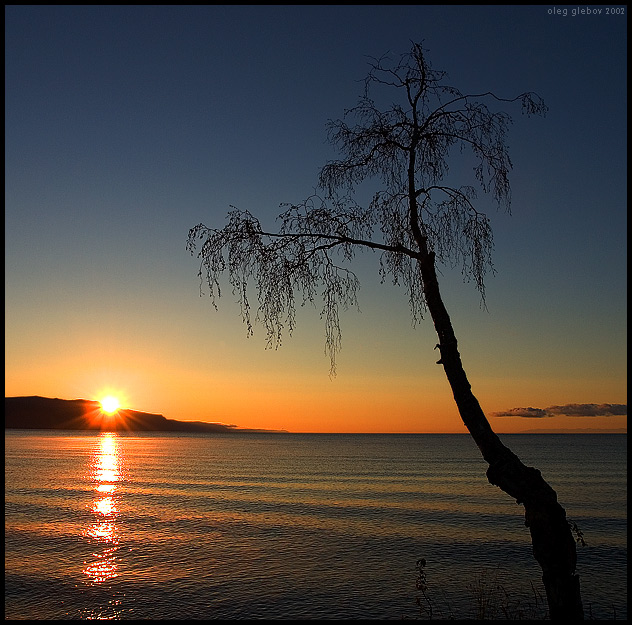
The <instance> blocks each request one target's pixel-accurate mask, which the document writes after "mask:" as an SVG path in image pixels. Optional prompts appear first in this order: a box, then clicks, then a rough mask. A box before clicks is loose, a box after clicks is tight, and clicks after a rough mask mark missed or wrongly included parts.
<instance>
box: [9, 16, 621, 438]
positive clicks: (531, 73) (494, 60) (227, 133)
mask: <svg viewBox="0 0 632 625" xmlns="http://www.w3.org/2000/svg"><path fill="white" fill-rule="evenodd" d="M552 8H553V7H552V5H551V6H547V5H545V6H516V7H514V6H503V5H500V6H482V7H463V6H456V7H447V6H430V7H424V6H360V7H356V6H307V7H303V6H261V7H253V6H147V7H145V6H120V7H119V6H83V7H82V6H79V7H77V6H8V7H5V20H6V26H5V30H6V33H5V34H6V42H5V57H6V60H5V76H6V77H5V86H6V96H5V108H6V114H5V133H6V139H5V158H6V164H5V177H6V185H5V205H6V209H5V226H6V233H5V237H6V238H5V241H6V251H5V259H6V269H5V293H6V308H5V311H6V321H5V328H6V348H5V349H6V351H5V360H6V376H5V381H6V393H7V395H27V394H39V395H48V396H59V397H65V398H72V397H89V396H91V395H92V394H94V393H96V392H99V391H100V389H101V388H105V387H108V388H109V387H112V388H114V389H119V392H120V393H122V394H123V395H126V397H127V399H128V401H129V402H130V403H131V404H133V405H132V407H133V408H136V409H140V410H149V411H156V412H162V413H164V414H165V416H167V417H170V418H192V419H193V418H196V419H205V420H210V421H223V422H229V421H230V422H233V423H237V424H238V425H243V426H245V427H265V425H263V424H262V423H259V421H257V419H256V418H255V416H254V415H255V413H256V411H257V408H258V407H260V406H261V405H262V404H265V405H266V410H265V413H266V415H270V414H272V413H273V414H274V415H276V416H275V419H274V423H271V424H270V427H283V428H284V429H290V430H300V429H307V430H310V429H312V430H313V429H315V428H316V427H317V426H316V425H314V423H315V421H314V419H316V418H317V417H316V416H315V415H316V414H320V415H325V414H326V415H329V416H328V417H327V419H325V420H324V421H323V422H322V428H323V429H326V430H330V431H338V430H340V431H342V430H344V429H345V427H347V425H346V420H347V415H349V414H350V411H351V410H352V409H351V408H350V406H353V405H355V406H356V408H357V410H358V411H359V413H361V414H363V415H365V416H364V419H365V421H362V420H361V419H362V418H361V417H359V416H357V415H355V416H354V417H353V419H351V418H350V417H349V423H351V422H353V423H361V424H362V425H357V428H360V429H363V428H364V429H366V430H371V429H378V430H379V427H380V425H379V424H380V423H381V422H383V419H384V412H385V411H390V410H394V411H395V412H397V414H400V413H401V414H404V413H405V414H406V415H407V416H406V418H405V419H403V420H402V422H401V428H402V429H403V430H405V431H411V428H413V427H415V426H414V425H413V424H414V423H419V428H420V429H419V431H424V430H423V427H424V425H423V423H424V419H428V418H429V417H428V416H427V414H426V413H427V412H428V411H433V413H441V415H443V418H445V420H446V423H448V424H449V428H455V429H456V430H455V431H458V428H459V427H462V426H460V423H459V420H458V415H457V414H456V410H455V409H454V407H453V405H452V399H451V393H450V391H449V388H448V387H447V384H445V381H444V380H443V378H442V375H443V373H442V371H441V370H440V369H441V368H440V367H437V366H436V365H434V360H435V358H434V356H435V355H436V353H433V352H432V347H433V346H434V343H435V342H436V341H435V339H434V338H433V333H432V332H433V330H432V326H431V322H430V321H426V322H425V323H423V324H422V325H420V326H418V327H417V328H416V329H412V327H411V325H410V322H409V320H408V311H407V306H406V296H405V294H404V293H403V292H399V291H397V290H396V289H394V288H392V287H390V286H389V285H385V286H380V285H379V284H378V282H379V281H378V279H377V277H374V275H375V272H374V268H375V264H376V258H374V257H371V256H370V255H369V256H367V257H366V258H362V259H360V261H359V263H358V265H357V267H358V272H359V274H360V277H361V279H362V280H363V288H362V290H361V292H360V308H361V311H362V312H361V313H356V312H355V311H350V312H349V313H347V314H346V315H345V316H344V318H343V320H342V324H343V325H342V330H343V348H342V352H341V354H340V357H339V367H338V377H337V378H336V379H335V380H333V381H332V380H330V379H329V377H328V361H327V358H326V356H325V355H324V352H323V344H324V335H323V328H322V325H321V324H320V322H319V319H318V314H317V312H314V311H304V312H303V313H302V315H299V319H298V328H297V331H296V333H295V335H294V337H293V338H292V339H291V340H288V341H286V342H285V343H284V345H283V347H282V348H281V349H280V350H279V351H276V352H275V351H269V350H268V351H266V350H265V349H264V345H265V333H264V332H261V331H260V332H256V333H255V337H254V338H253V339H246V334H245V328H244V327H243V325H242V324H241V320H240V317H239V311H238V308H237V307H236V305H235V303H234V301H233V299H234V298H232V297H231V296H230V294H228V296H227V297H226V298H225V299H224V300H223V301H222V302H220V311H219V312H217V313H216V312H215V311H214V310H213V309H212V306H211V304H210V302H209V301H208V299H207V298H200V297H199V282H198V278H197V270H198V262H197V260H196V259H195V258H192V257H191V256H190V255H189V254H188V253H187V252H186V250H185V243H186V237H187V233H188V230H189V228H191V227H192V226H194V225H196V224H197V223H199V222H204V223H206V224H207V225H209V226H210V225H218V226H221V225H222V224H223V223H224V217H225V214H226V212H227V210H228V208H229V205H235V206H237V207H239V208H242V209H248V210H250V211H251V212H252V213H254V214H256V215H257V216H259V217H260V218H261V220H262V221H263V222H264V223H266V224H270V225H272V224H273V220H274V217H275V216H276V215H277V214H278V213H279V212H280V209H279V204H280V203H281V202H293V201H300V200H302V199H304V198H305V197H306V196H307V195H309V194H310V193H311V191H312V190H313V188H314V186H315V185H316V182H317V174H318V170H319V168H320V167H321V166H322V165H323V164H325V162H326V161H327V160H328V159H332V158H335V157H336V154H335V152H334V151H333V148H332V147H331V146H329V145H328V144H327V142H326V130H325V123H326V121H327V120H328V119H337V118H339V117H341V116H342V114H343V112H344V110H345V109H346V108H350V107H351V106H353V105H354V104H355V102H356V101H357V98H358V96H359V95H360V93H361V90H362V87H363V84H362V82H361V80H362V79H363V78H364V76H365V74H366V71H367V69H368V65H367V56H375V57H378V56H381V55H382V54H384V53H386V52H388V51H391V52H393V53H396V54H399V53H402V52H406V51H407V50H408V48H409V46H410V41H423V43H424V47H425V48H427V49H428V50H429V54H430V58H431V60H432V62H433V65H434V66H435V67H436V68H438V69H444V70H446V71H447V72H448V74H449V76H450V78H451V81H452V83H453V84H454V85H456V86H458V87H459V88H460V89H461V90H462V91H464V92H481V91H487V90H491V91H494V92H495V93H497V94H498V95H500V96H506V97H513V96H515V95H517V94H519V93H522V92H523V91H528V90H532V91H536V92H538V93H539V94H540V95H541V96H542V97H543V98H544V99H545V101H546V103H547V105H548V106H549V109H550V110H549V114H548V115H547V117H546V118H545V119H541V118H532V119H527V118H524V117H522V116H521V115H520V112H519V110H518V109H517V108H516V109H512V108H511V107H505V108H504V110H506V111H507V112H508V113H510V114H512V116H513V118H514V124H513V126H512V128H511V130H510V135H509V138H508V143H509V145H510V147H511V156H512V160H513V163H514V171H513V174H512V177H511V182H512V191H513V203H512V216H507V215H505V214H503V213H499V214H496V212H495V209H494V208H493V207H492V206H491V205H489V206H487V205H486V204H485V203H483V205H482V206H483V207H484V208H486V209H488V210H489V212H490V214H493V221H492V223H493V226H494V233H495V243H496V249H495V255H494V263H495V266H496V269H497V270H498V274H497V275H496V276H495V277H490V278H489V280H488V282H487V307H488V310H487V311H485V310H482V309H481V307H480V301H479V296H478V294H477V292H476V290H475V288H474V287H473V286H472V285H468V284H465V285H464V284H462V280H461V277H460V275H459V274H458V272H457V273H456V274H453V273H452V272H451V271H449V270H446V271H445V272H444V277H443V285H444V286H443V292H444V297H445V299H446V305H447V306H448V309H449V310H450V312H451V316H452V319H453V322H454V325H455V330H456V332H457V336H458V337H459V340H460V348H461V353H462V356H463V360H464V363H465V366H466V370H467V371H468V374H469V376H470V381H471V382H472V384H473V388H474V391H475V393H477V395H478V396H479V399H481V403H482V404H483V405H484V407H485V408H486V409H487V410H488V411H490V412H492V411H502V410H509V409H511V408H515V407H520V406H526V405H529V406H533V407H541V408H544V407H547V406H550V405H563V404H569V403H596V404H602V403H624V402H625V401H626V395H625V393H626V386H625V380H626V351H625V344H626V316H627V310H626V301H627V294H626V228H627V220H626V216H627V210H626V191H627V189H626V171H627V162H626V161H627V158H626V154H627V142H626V137H627V127H626V120H627V115H626V112H627V96H626V74H627V67H626V44H627V21H626V16H622V15H612V14H609V15H606V14H605V13H603V12H602V14H594V15H573V14H572V12H571V9H574V8H577V7H568V12H567V15H566V16H564V15H553V14H551V9H552ZM595 8H596V7H595ZM604 10H605V9H604ZM457 169H458V168H457ZM462 173H463V174H464V175H465V174H467V175H469V172H461V171H458V170H457V171H453V175H454V177H455V178H454V179H455V181H456V180H457V178H459V177H460V176H461V174H462ZM468 182H470V181H469V180H467V181H461V180H459V181H458V184H461V183H466V184H467V183H468ZM244 387H247V388H248V389H249V393H247V394H246V395H247V397H245V396H244V394H243V393H241V392H240V390H239V389H240V388H244ZM415 394H416V395H417V396H418V397H421V398H422V399H421V400H420V402H421V403H419V402H417V401H416V400H414V399H413V397H414V396H415ZM342 398H344V401H343V400H342ZM354 398H356V400H355V404H354ZM319 402H320V403H319ZM424 402H425V403H424ZM306 404H309V406H310V409H309V410H307V409H306ZM311 406H316V407H315V408H311ZM336 406H344V407H345V408H344V410H343V409H340V408H338V409H337V408H336ZM310 411H311V412H313V413H314V415H312V416H311V417H309V418H308V417H307V416H303V415H304V413H306V412H310ZM310 414H311V413H310ZM354 414H355V413H354ZM323 418H324V417H323ZM555 418H556V419H558V417H555ZM357 419H360V421H359V422H358V421H357ZM415 420H417V421H415ZM510 421H511V427H510V426H509V425H508V424H509V423H510ZM577 421H578V420H577V419H575V422H577ZM552 423H553V421H552V420H551V421H549V422H548V424H547V425H548V427H552ZM556 423H557V424H558V425H559V426H560V427H562V426H563V427H570V426H569V425H568V424H567V423H566V422H565V423H562V422H561V421H560V422H556ZM600 423H601V422H600ZM604 423H605V422H604ZM608 423H613V421H612V420H610V421H609V422H608ZM497 424H499V425H497ZM494 425H495V427H500V429H501V430H502V428H503V427H510V429H511V428H513V429H519V428H520V427H523V428H525V427H531V426H532V423H530V422H529V423H528V422H527V420H526V419H524V418H522V419H520V418H519V417H515V418H513V417H508V418H505V420H498V422H495V423H494ZM538 425H540V424H538ZM617 425H618V426H620V425H621V423H620V422H618V423H617ZM593 426H594V427H597V426H598V424H597V423H596V422H595V423H592V422H590V423H589V422H588V421H587V420H586V419H581V423H580V424H578V425H577V427H593ZM349 427H351V426H349ZM354 427H355V426H354ZM446 427H448V426H446ZM599 427H606V426H604V425H603V424H602V425H599Z"/></svg>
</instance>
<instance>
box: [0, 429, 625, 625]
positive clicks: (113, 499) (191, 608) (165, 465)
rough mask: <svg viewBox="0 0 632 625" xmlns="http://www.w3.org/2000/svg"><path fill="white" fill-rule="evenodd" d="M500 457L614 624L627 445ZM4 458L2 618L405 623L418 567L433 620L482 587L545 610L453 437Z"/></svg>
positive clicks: (246, 440)
mask: <svg viewBox="0 0 632 625" xmlns="http://www.w3.org/2000/svg"><path fill="white" fill-rule="evenodd" d="M502 438H503V440H504V441H505V442H506V443H507V444H508V446H509V447H510V448H512V449H513V450H514V451H515V452H516V453H517V454H518V455H519V456H520V457H521V458H522V459H523V461H524V462H525V463H526V464H529V465H532V466H536V467H538V468H539V469H541V470H542V473H543V475H544V477H545V479H547V480H548V481H549V483H550V484H551V485H552V486H553V487H554V488H555V489H556V490H557V492H558V496H559V499H560V502H561V503H562V505H563V506H564V507H565V508H566V510H567V514H568V516H569V517H570V518H571V519H572V520H573V521H575V522H576V523H577V524H578V525H579V527H580V528H581V530H582V531H583V533H584V538H585V540H586V541H587V545H586V546H585V547H579V548H578V555H579V571H578V572H579V573H580V575H581V584H582V596H583V600H584V607H585V610H586V613H587V616H589V610H590V614H592V615H593V616H594V617H596V618H612V617H613V616H614V615H615V612H614V611H613V606H614V610H616V617H617V619H625V618H627V594H626V593H627V590H626V589H627V547H626V545H627V531H626V525H627V524H626V518H627V512H626V484H627V473H626V460H627V456H626V437H625V436H622V435H594V436H593V435H513V436H512V435H505V436H503V437H502ZM5 445H6V446H5V464H6V468H5V487H6V491H5V527H6V529H5V531H6V541H5V618H8V619H31V618H33V619H90V618H117V619H176V618H177V619H209V618H226V619H237V618H266V619H302V618H310V619H313V618H323V619H358V618H372V619H401V618H402V617H405V618H415V617H419V616H420V612H419V608H418V606H417V604H416V598H417V597H420V596H421V594H420V592H419V591H418V590H417V588H416V584H415V580H416V575H417V573H416V570H415V564H416V561H417V560H418V559H420V558H425V559H426V561H427V565H426V575H427V582H428V593H429V595H430V597H431V600H432V602H433V608H434V615H433V616H434V618H436V617H437V616H444V617H447V616H450V615H453V616H456V617H461V618H466V617H468V616H476V614H475V613H473V612H472V610H473V606H474V603H475V602H474V599H473V597H474V595H476V590H475V587H476V586H477V585H478V586H480V584H481V583H482V582H483V581H485V580H488V581H491V580H492V579H493V578H494V576H496V577H497V582H498V583H501V584H502V586H503V588H504V589H505V590H507V591H508V592H509V596H510V599H505V600H504V603H505V604H509V603H511V605H512V606H514V607H515V606H516V605H518V602H519V603H520V606H521V607H522V606H524V609H525V610H527V609H528V610H539V611H541V610H542V609H543V608H545V606H544V605H543V604H542V597H543V596H544V591H543V588H542V584H541V582H540V581H539V580H540V571H539V569H538V566H537V563H536V562H535V560H534V559H533V557H532V555H531V544H530V538H529V533H528V529H527V528H525V527H524V519H523V508H522V507H521V506H519V505H517V504H516V503H515V502H514V501H513V500H512V499H510V498H509V497H508V496H507V495H505V494H504V493H502V492H501V491H500V490H498V489H497V488H495V487H493V486H491V485H490V484H488V483H487V481H486V479H485V468H486V465H485V463H484V462H483V460H482V459H481V458H480V455H479V452H478V450H477V449H476V447H475V445H474V443H473V442H472V441H471V439H470V438H469V436H467V435H463V436H461V435H425V434H419V435H347V434H334V435H326V434H321V435H308V434H288V435H284V434H244V435H235V434H227V435H201V434H168V433H147V434H139V433H133V434H132V433H130V434H108V433H100V434H99V433H86V432H53V431H41V430H40V431H26V430H6V431H5ZM532 584H533V587H532ZM539 593H541V596H540V597H539V600H538V595H539ZM538 601H539V602H538ZM426 616H427V614H426Z"/></svg>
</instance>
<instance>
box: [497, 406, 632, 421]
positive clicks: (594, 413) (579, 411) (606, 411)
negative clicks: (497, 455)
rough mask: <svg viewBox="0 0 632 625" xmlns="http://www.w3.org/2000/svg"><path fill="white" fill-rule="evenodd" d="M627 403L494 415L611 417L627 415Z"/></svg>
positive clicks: (536, 409) (519, 410) (538, 409)
mask: <svg viewBox="0 0 632 625" xmlns="http://www.w3.org/2000/svg"><path fill="white" fill-rule="evenodd" d="M627 414H628V405H627V404H565V405H564V406H549V407H548V408H531V407H529V408H510V409H509V410H502V411H500V412H493V413H492V416H494V417H526V418H531V419H533V418H535V419H541V418H543V417H555V416H558V415H564V416H566V417H610V416H615V415H627Z"/></svg>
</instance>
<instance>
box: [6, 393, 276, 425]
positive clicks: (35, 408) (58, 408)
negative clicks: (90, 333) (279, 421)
mask: <svg viewBox="0 0 632 625" xmlns="http://www.w3.org/2000/svg"><path fill="white" fill-rule="evenodd" d="M4 427H5V429H6V428H22V429H28V430H108V431H121V432H122V431H132V432H215V433H226V432H265V431H269V430H248V429H242V428H238V427H237V426H236V425H223V424H221V423H205V422H202V421H176V420H175V419H166V418H165V417H163V416H162V415H161V414H152V413H150V412H139V411H137V410H128V409H126V408H121V409H120V410H119V411H118V417H117V418H114V419H112V418H108V417H107V416H106V415H104V414H103V413H102V412H101V404H100V403H99V402H98V401H93V400H89V399H57V398H55V399H51V398H49V397H37V396H33V397H5V398H4Z"/></svg>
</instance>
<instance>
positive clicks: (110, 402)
mask: <svg viewBox="0 0 632 625" xmlns="http://www.w3.org/2000/svg"><path fill="white" fill-rule="evenodd" d="M100 403H101V410H103V412H105V413H107V414H114V413H115V412H116V411H117V410H118V409H119V408H120V407H121V402H119V400H118V398H116V397H114V396H112V395H108V396H107V397H104V398H103V399H101V400H100Z"/></svg>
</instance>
